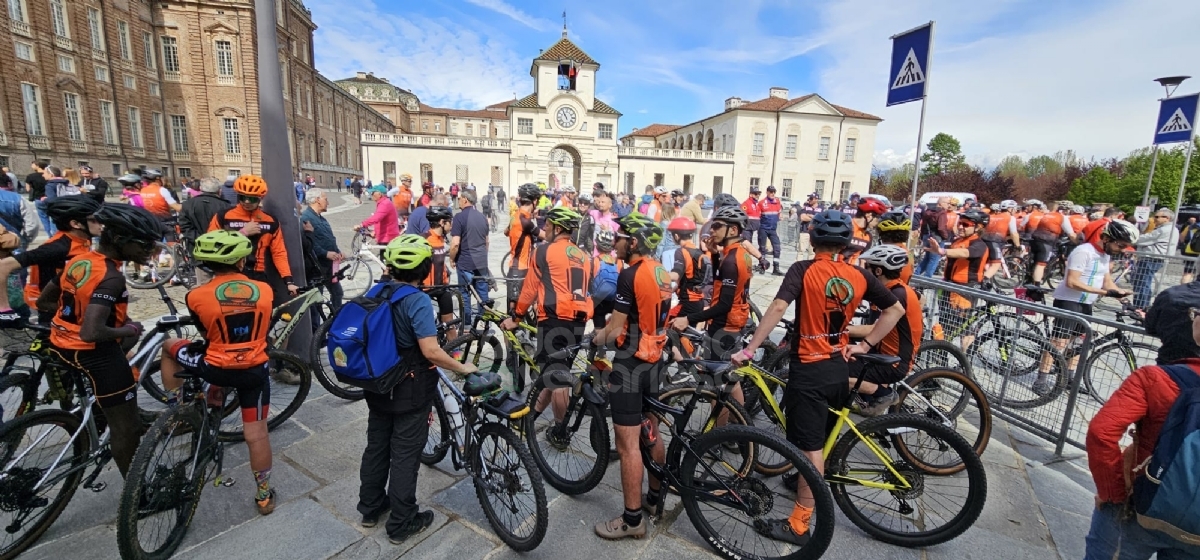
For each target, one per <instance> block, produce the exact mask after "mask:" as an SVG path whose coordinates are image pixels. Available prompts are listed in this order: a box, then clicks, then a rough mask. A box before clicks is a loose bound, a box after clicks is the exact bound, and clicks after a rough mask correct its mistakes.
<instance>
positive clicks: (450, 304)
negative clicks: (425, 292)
mask: <svg viewBox="0 0 1200 560" xmlns="http://www.w3.org/2000/svg"><path fill="white" fill-rule="evenodd" d="M429 296H430V297H432V298H433V300H434V301H436V302H437V304H438V318H439V319H440V318H441V316H442V315H453V314H454V296H453V295H451V294H450V290H446V289H439V290H433V291H430V292H429Z"/></svg>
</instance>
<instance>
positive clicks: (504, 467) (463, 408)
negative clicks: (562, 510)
mask: <svg viewBox="0 0 1200 560" xmlns="http://www.w3.org/2000/svg"><path fill="white" fill-rule="evenodd" d="M437 372H438V376H439V378H440V379H439V381H438V387H439V391H438V393H439V394H438V395H436V396H435V398H434V399H433V409H432V410H431V411H430V413H429V414H430V436H429V440H427V443H426V445H425V450H424V451H423V452H422V461H425V458H426V456H439V455H440V457H439V458H438V460H437V461H434V463H437V462H439V461H441V458H444V457H445V456H446V453H447V452H449V453H450V461H451V464H452V465H453V467H454V470H466V471H467V472H468V473H469V474H470V475H471V482H472V483H473V484H474V485H475V497H476V498H477V499H478V500H479V505H480V507H482V508H483V513H484V515H485V516H486V517H487V519H488V523H489V524H491V526H492V529H493V530H494V531H496V536H498V537H500V540H502V541H504V544H507V545H508V546H509V548H512V549H513V550H515V551H517V552H529V551H530V550H533V549H535V548H537V546H538V545H539V544H541V542H542V539H543V538H545V536H546V527H547V525H548V524H549V522H550V519H549V517H550V513H549V510H548V508H547V506H546V490H545V487H544V486H543V480H542V475H541V472H540V471H539V470H538V468H537V467H536V466H535V464H534V461H533V457H532V456H530V454H529V450H528V449H526V448H525V446H524V445H522V443H521V439H520V437H519V436H517V434H516V433H514V432H513V430H512V429H511V428H509V427H508V426H507V425H505V424H504V423H502V422H505V423H509V424H512V423H515V422H519V421H520V420H521V418H522V417H523V416H525V415H526V414H527V413H528V412H529V407H527V406H526V405H524V404H522V403H521V402H520V399H518V398H516V397H514V396H512V395H511V394H510V393H508V392H507V391H504V390H502V389H501V383H500V379H499V377H493V379H494V380H495V383H492V384H489V385H486V386H480V387H464V389H459V388H458V386H456V385H455V384H454V383H453V382H452V381H451V380H450V378H449V377H448V376H447V374H446V372H445V371H444V370H442V368H437ZM435 426H436V427H437V433H436V434H435V431H434V427H435ZM426 464H428V463H426ZM493 497H494V498H496V499H497V500H498V503H496V502H493Z"/></svg>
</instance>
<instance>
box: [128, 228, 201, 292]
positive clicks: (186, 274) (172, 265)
mask: <svg viewBox="0 0 1200 560" xmlns="http://www.w3.org/2000/svg"><path fill="white" fill-rule="evenodd" d="M163 226H164V227H166V228H167V229H168V233H167V234H166V235H165V236H164V237H163V240H162V241H160V242H158V243H157V246H158V251H157V252H156V253H155V255H154V257H153V258H152V259H151V260H150V264H148V265H143V264H139V263H135V262H132V261H126V262H125V263H124V264H123V265H122V268H121V271H122V273H123V274H124V275H125V283H126V284H128V285H129V287H130V288H134V289H143V290H144V289H150V288H157V287H159V286H162V285H164V284H166V283H167V282H169V281H172V280H176V281H178V282H180V283H181V284H183V285H184V286H186V287H187V288H189V289H191V288H193V287H195V286H196V263H195V260H193V259H192V250H191V243H190V242H188V241H187V239H186V238H184V237H183V233H182V232H181V231H180V229H179V220H178V218H177V217H176V218H172V219H170V220H168V221H166V222H163Z"/></svg>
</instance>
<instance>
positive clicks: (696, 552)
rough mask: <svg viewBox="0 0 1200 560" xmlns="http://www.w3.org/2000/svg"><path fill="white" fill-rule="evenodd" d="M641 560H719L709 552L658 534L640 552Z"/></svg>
mask: <svg viewBox="0 0 1200 560" xmlns="http://www.w3.org/2000/svg"><path fill="white" fill-rule="evenodd" d="M641 558H642V559H643V560H693V559H699V558H714V559H715V558H721V556H718V555H717V554H715V553H713V552H712V551H710V550H707V549H703V548H700V547H698V546H696V545H694V544H692V543H690V542H687V541H684V540H681V539H677V538H675V537H672V536H670V535H665V534H660V535H656V536H655V537H654V540H652V541H650V545H649V546H647V547H646V550H645V551H643V552H642V555H641Z"/></svg>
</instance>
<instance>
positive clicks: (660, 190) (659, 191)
mask: <svg viewBox="0 0 1200 560" xmlns="http://www.w3.org/2000/svg"><path fill="white" fill-rule="evenodd" d="M663 194H667V187H654V196H659V195H663Z"/></svg>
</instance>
